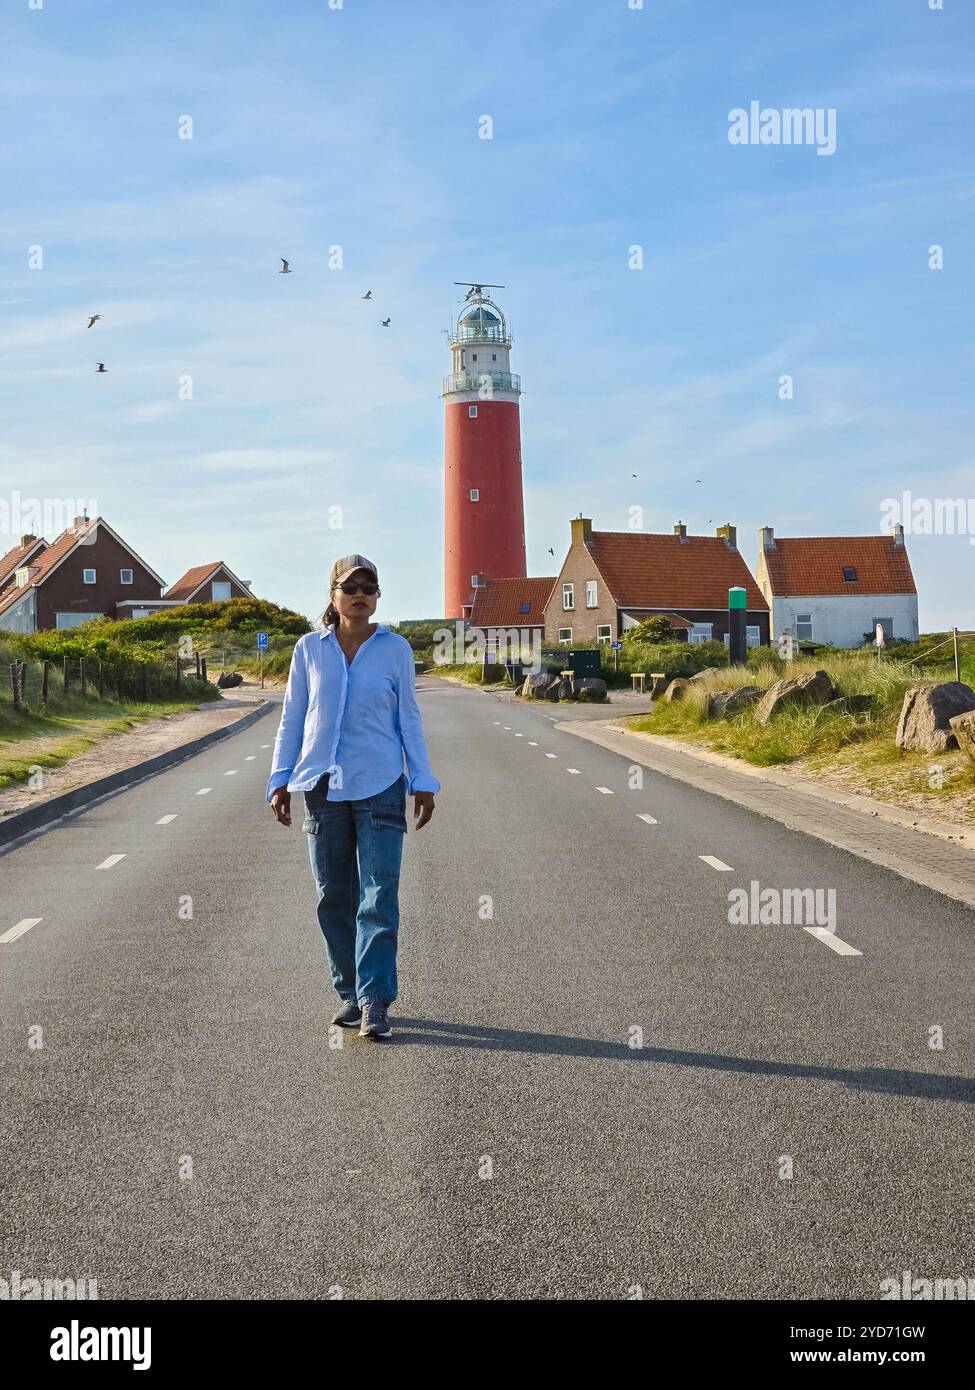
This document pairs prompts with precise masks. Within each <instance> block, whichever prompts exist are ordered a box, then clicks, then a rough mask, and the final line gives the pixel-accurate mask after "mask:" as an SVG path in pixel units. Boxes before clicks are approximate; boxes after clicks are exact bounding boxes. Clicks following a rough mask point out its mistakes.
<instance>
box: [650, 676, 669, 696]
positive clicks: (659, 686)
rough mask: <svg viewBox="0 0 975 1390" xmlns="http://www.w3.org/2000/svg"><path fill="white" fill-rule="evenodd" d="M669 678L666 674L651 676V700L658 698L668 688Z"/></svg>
mask: <svg viewBox="0 0 975 1390" xmlns="http://www.w3.org/2000/svg"><path fill="white" fill-rule="evenodd" d="M667 685H668V680H667V677H666V676H651V678H650V690H649V695H650V699H651V700H657V699H659V698H660V696H661V695H662V694H663V693H664V691H665V690H666V689H667Z"/></svg>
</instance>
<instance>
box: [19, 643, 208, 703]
mask: <svg viewBox="0 0 975 1390" xmlns="http://www.w3.org/2000/svg"><path fill="white" fill-rule="evenodd" d="M206 678H207V676H206V660H205V658H203V659H202V660H200V661H199V662H198V661H197V659H196V658H195V657H191V658H190V659H189V660H187V659H185V658H181V657H179V658H177V657H174V658H173V660H172V661H170V662H165V663H164V662H137V661H126V660H124V659H122V660H120V659H115V660H112V661H102V660H99V659H98V658H97V657H67V656H66V657H63V658H62V659H61V660H58V661H55V660H45V661H25V660H16V661H11V662H3V663H2V664H0V703H2V704H4V705H6V706H8V707H10V706H12V707H13V708H14V709H15V710H18V709H21V710H25V711H28V712H29V711H37V710H46V709H48V708H50V707H51V706H52V705H56V704H59V703H63V702H66V701H68V700H70V699H74V698H77V699H100V700H115V701H118V702H125V701H127V702H139V703H144V704H148V703H151V702H152V701H154V700H161V699H165V698H167V697H170V698H171V697H174V696H179V695H186V694H188V693H190V691H191V689H192V684H195V682H196V681H197V680H201V681H205V680H206Z"/></svg>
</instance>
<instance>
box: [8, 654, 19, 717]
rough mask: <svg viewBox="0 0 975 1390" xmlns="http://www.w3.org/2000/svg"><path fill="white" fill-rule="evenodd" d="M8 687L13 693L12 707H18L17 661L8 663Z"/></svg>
mask: <svg viewBox="0 0 975 1390" xmlns="http://www.w3.org/2000/svg"><path fill="white" fill-rule="evenodd" d="M10 688H11V690H12V691H13V694H14V709H20V680H19V678H18V674H17V663H16V661H11V663H10Z"/></svg>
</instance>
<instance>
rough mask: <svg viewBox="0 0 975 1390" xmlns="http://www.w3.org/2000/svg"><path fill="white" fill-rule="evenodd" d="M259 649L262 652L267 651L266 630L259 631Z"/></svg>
mask: <svg viewBox="0 0 975 1390" xmlns="http://www.w3.org/2000/svg"><path fill="white" fill-rule="evenodd" d="M257 649H258V651H261V652H266V651H267V633H266V632H259V633H258V634H257Z"/></svg>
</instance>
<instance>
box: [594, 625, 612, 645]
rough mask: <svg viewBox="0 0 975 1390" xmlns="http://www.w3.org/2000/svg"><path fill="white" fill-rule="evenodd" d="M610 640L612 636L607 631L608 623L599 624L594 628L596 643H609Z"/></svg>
mask: <svg viewBox="0 0 975 1390" xmlns="http://www.w3.org/2000/svg"><path fill="white" fill-rule="evenodd" d="M612 640H613V636H612V633H611V632H610V630H609V623H599V624H598V625H597V627H596V641H597V642H611V641H612Z"/></svg>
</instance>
